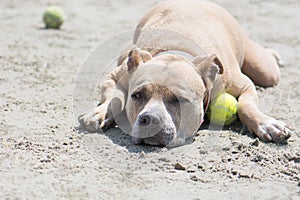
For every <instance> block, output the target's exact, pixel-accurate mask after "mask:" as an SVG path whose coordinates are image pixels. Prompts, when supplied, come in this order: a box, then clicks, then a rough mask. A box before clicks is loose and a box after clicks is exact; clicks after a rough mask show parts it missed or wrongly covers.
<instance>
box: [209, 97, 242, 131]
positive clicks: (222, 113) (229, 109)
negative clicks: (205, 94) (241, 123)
mask: <svg viewBox="0 0 300 200" xmlns="http://www.w3.org/2000/svg"><path fill="white" fill-rule="evenodd" d="M237 110H238V102H237V100H236V99H235V97H234V96H232V95H230V94H228V93H221V94H220V95H218V96H217V97H216V98H215V99H214V100H213V101H212V102H211V103H210V105H209V108H208V112H207V116H208V119H209V120H210V122H211V123H212V124H214V125H218V126H229V125H231V124H232V123H233V122H234V121H235V120H236V119H237Z"/></svg>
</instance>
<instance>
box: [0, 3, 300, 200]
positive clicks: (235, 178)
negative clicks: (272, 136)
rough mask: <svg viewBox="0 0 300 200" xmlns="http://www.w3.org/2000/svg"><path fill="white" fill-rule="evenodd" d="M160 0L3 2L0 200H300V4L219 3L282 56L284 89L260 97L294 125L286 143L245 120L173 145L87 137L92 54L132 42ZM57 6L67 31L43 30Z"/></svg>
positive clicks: (117, 135)
mask: <svg viewBox="0 0 300 200" xmlns="http://www.w3.org/2000/svg"><path fill="white" fill-rule="evenodd" d="M157 2H159V0H148V1H139V0H122V1H121V0H116V1H108V0H101V1H97V0H84V1H74V0H65V1H58V0H55V1H50V0H46V1H42V0H31V1H29V0H24V1H18V0H2V1H1V2H0V21H1V23H0V27H1V29H0V30H1V31H0V40H1V46H0V109H1V112H0V180H1V181H0V199H157V200H158V199H214V200H215V199H257V200H258V199H259V200H260V199H290V200H296V199H300V128H299V121H300V114H299V113H300V90H299V86H300V78H299V77H300V66H299V63H300V23H299V18H300V12H299V10H300V2H299V1H297V0H266V1H262V0H245V1H235V0H213V2H216V3H217V4H219V5H221V6H222V7H224V8H225V9H227V10H228V11H229V12H230V13H231V14H232V15H233V16H234V17H235V18H236V19H237V21H238V22H239V24H240V25H241V26H242V27H243V29H244V30H245V32H246V33H247V34H248V35H249V36H250V38H252V39H253V40H254V41H257V42H259V43H261V44H263V45H264V46H266V47H270V48H273V49H275V50H276V51H278V52H279V53H280V54H281V55H282V57H283V59H284V61H285V66H284V67H282V68H281V69H280V70H281V80H280V83H279V84H278V85H277V86H275V87H272V88H259V87H258V93H259V97H260V108H261V109H262V110H263V111H264V112H265V113H267V114H269V115H271V116H273V117H275V118H276V119H279V120H282V121H284V122H286V123H287V124H288V125H289V126H290V127H291V128H292V129H293V132H294V134H293V135H292V137H291V138H290V140H289V143H288V144H287V145H283V146H278V145H275V144H272V143H264V142H261V141H258V140H257V139H256V138H255V136H254V135H253V134H252V133H250V132H249V131H247V130H246V129H245V128H244V127H243V126H242V125H241V124H240V123H239V122H236V123H235V124H234V125H233V126H231V127H229V128H226V129H225V130H213V129H211V128H207V127H204V128H201V129H200V130H199V132H198V133H197V136H196V137H195V140H194V141H193V142H192V143H190V144H187V145H184V146H181V147H177V148H173V149H167V148H160V147H149V146H137V145H134V144H132V143H131V141H130V138H129V136H128V135H126V134H124V133H122V131H121V130H120V129H119V128H114V129H112V130H110V131H108V132H106V133H98V134H97V133H95V134H86V133H85V132H84V131H79V130H77V129H76V127H77V126H78V123H77V117H78V113H80V112H81V111H85V110H87V109H89V108H92V107H93V106H95V105H96V104H97V99H99V97H98V96H97V94H98V93H99V90H98V89H97V88H95V85H91V84H89V80H88V79H89V78H88V77H92V75H93V74H94V73H93V74H92V73H91V74H87V76H85V77H87V79H79V78H78V77H81V75H82V70H83V66H86V65H87V61H88V60H89V58H90V57H89V55H91V54H93V53H95V49H97V48H99V46H100V47H103V46H104V44H106V43H105V42H107V41H109V42H112V41H114V38H117V37H119V36H120V35H122V34H123V35H126V34H127V35H128V33H130V32H131V31H132V30H134V28H135V26H136V24H137V22H138V20H139V19H140V17H141V16H142V15H143V14H144V13H145V12H146V11H147V10H148V9H149V8H150V7H151V6H153V5H155V4H156V3H157ZM53 3H55V4H56V5H58V6H60V7H62V8H63V9H64V11H65V14H66V21H65V23H64V24H63V26H62V28H61V30H53V29H45V28H44V25H43V23H42V15H43V12H44V11H45V9H46V8H47V6H49V5H50V4H53ZM125 33H126V34H125ZM127 35H126V36H127ZM101 45H102V46H101ZM116 45H117V44H116ZM109 50H110V51H111V50H112V49H109ZM114 53H118V52H117V51H116V52H114ZM101 56H102V57H101ZM97 58H98V57H97ZM101 58H103V59H105V58H107V56H106V55H99V59H101ZM103 62H104V61H103ZM94 75H95V74H94ZM94 78H97V77H94ZM95 80H96V79H95ZM78 84H79V85H80V87H79V85H78ZM90 91H93V93H89V94H88V96H87V95H86V94H85V93H84V92H86V93H88V92H90ZM82 102H83V104H82ZM80 105H86V107H85V106H80Z"/></svg>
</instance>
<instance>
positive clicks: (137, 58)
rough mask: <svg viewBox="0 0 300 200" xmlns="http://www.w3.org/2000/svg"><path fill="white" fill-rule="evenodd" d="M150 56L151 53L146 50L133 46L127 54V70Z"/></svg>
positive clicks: (145, 60)
mask: <svg viewBox="0 0 300 200" xmlns="http://www.w3.org/2000/svg"><path fill="white" fill-rule="evenodd" d="M151 58H152V56H151V54H150V53H149V52H147V51H144V50H141V49H140V48H138V47H137V46H135V45H134V46H133V47H132V50H131V51H130V52H129V54H128V61H127V66H128V72H129V71H131V70H133V69H135V68H137V67H138V66H139V65H140V64H142V63H145V62H147V61H148V60H150V59H151Z"/></svg>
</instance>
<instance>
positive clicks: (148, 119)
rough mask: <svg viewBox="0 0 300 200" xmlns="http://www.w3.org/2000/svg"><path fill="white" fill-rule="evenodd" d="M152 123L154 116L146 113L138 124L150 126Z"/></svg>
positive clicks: (140, 117)
mask: <svg viewBox="0 0 300 200" xmlns="http://www.w3.org/2000/svg"><path fill="white" fill-rule="evenodd" d="M151 121H152V116H150V115H149V114H147V113H144V114H141V115H140V116H139V120H138V123H139V126H148V125H149V124H151Z"/></svg>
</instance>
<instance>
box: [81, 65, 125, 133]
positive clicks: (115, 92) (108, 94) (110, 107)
mask: <svg viewBox="0 0 300 200" xmlns="http://www.w3.org/2000/svg"><path fill="white" fill-rule="evenodd" d="M124 70H127V66H126V64H124V65H121V66H120V67H118V68H116V69H115V70H114V71H112V72H111V73H110V74H109V75H108V76H107V79H106V81H105V82H104V84H103V85H102V88H101V100H100V104H99V106H97V107H96V108H94V109H93V110H92V111H89V112H87V113H85V114H83V115H81V116H79V117H78V121H79V123H80V126H81V127H82V128H84V129H86V130H87V131H89V132H97V131H98V130H99V129H102V130H104V131H105V130H107V129H109V128H111V127H113V126H114V125H115V120H114V117H116V115H118V114H120V113H121V112H122V110H123V109H124V106H125V105H124V104H125V99H126V92H125V91H124V90H123V89H122V86H120V84H122V82H121V81H120V80H122V76H123V75H124V74H125V71H124Z"/></svg>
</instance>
